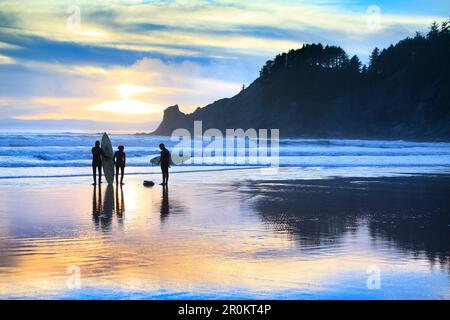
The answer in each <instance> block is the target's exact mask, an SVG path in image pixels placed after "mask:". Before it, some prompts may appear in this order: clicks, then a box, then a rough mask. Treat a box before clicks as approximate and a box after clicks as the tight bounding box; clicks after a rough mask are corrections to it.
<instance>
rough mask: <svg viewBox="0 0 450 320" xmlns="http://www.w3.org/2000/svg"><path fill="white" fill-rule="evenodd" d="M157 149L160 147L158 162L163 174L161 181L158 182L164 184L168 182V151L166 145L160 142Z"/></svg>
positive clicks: (169, 159)
mask: <svg viewBox="0 0 450 320" xmlns="http://www.w3.org/2000/svg"><path fill="white" fill-rule="evenodd" d="M159 149H161V158H160V161H161V162H160V164H161V171H162V176H163V182H162V183H160V185H162V186H166V185H167V183H168V182H169V168H170V163H171V162H172V161H171V156H170V151H169V150H167V149H166V146H165V145H164V144H163V143H161V144H160V145H159Z"/></svg>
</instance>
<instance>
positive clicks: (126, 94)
mask: <svg viewBox="0 0 450 320" xmlns="http://www.w3.org/2000/svg"><path fill="white" fill-rule="evenodd" d="M115 89H116V90H117V92H118V93H119V96H120V97H121V98H123V99H128V98H131V97H132V96H134V95H136V94H138V93H145V92H149V91H151V90H150V88H146V87H141V86H136V85H134V84H129V83H125V84H121V85H118V86H116V87H115Z"/></svg>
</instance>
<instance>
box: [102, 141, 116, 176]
mask: <svg viewBox="0 0 450 320" xmlns="http://www.w3.org/2000/svg"><path fill="white" fill-rule="evenodd" d="M102 149H103V152H104V154H105V157H103V159H102V164H103V173H104V175H105V178H106V181H107V182H108V184H112V183H114V161H113V155H114V154H113V148H112V145H111V140H109V137H108V135H107V134H106V132H105V133H104V134H103V137H102Z"/></svg>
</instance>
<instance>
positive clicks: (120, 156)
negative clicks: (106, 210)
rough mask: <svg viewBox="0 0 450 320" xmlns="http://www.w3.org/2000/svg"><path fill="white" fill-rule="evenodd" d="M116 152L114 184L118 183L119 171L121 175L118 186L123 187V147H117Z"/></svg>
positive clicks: (124, 158)
mask: <svg viewBox="0 0 450 320" xmlns="http://www.w3.org/2000/svg"><path fill="white" fill-rule="evenodd" d="M117 149H119V150H117V151H116V152H114V157H113V160H114V164H115V165H116V183H117V184H118V183H119V169H120V173H121V178H120V184H121V185H123V184H124V183H123V175H124V171H125V164H126V161H127V159H126V156H125V152H123V150H124V149H125V148H124V146H119V147H118V148H117Z"/></svg>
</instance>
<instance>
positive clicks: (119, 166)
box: [91, 141, 171, 186]
mask: <svg viewBox="0 0 450 320" xmlns="http://www.w3.org/2000/svg"><path fill="white" fill-rule="evenodd" d="M159 149H160V150H161V154H160V165H161V172H162V178H163V181H162V183H160V185H162V186H167V184H168V182H169V167H170V162H171V161H170V159H171V155H170V151H169V150H167V148H166V146H165V145H164V144H163V143H161V144H160V145H159ZM124 150H125V147H124V146H118V147H117V151H116V152H114V155H113V161H114V166H115V168H116V184H119V171H120V174H121V177H120V184H121V185H124V183H123V176H124V174H125V166H126V159H127V158H126V154H125V152H124ZM91 151H92V177H93V178H94V183H93V185H97V172H98V183H99V184H100V183H102V165H103V159H109V157H108V156H107V155H106V154H105V152H104V151H103V149H102V147H101V146H100V141H96V142H95V146H94V147H93V148H92V150H91Z"/></svg>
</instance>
